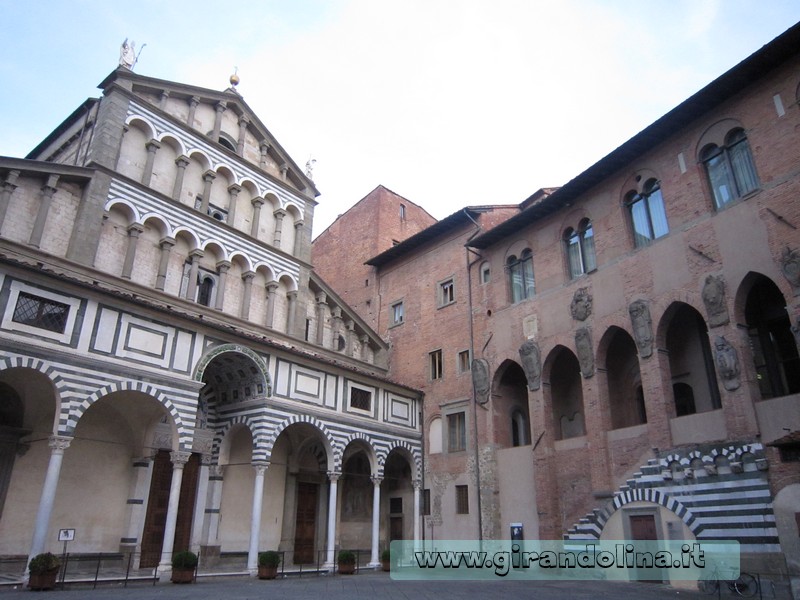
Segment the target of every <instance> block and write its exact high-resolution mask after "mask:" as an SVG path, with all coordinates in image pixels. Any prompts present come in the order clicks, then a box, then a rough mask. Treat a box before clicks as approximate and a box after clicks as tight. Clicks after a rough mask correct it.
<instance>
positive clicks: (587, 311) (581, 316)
mask: <svg viewBox="0 0 800 600" xmlns="http://www.w3.org/2000/svg"><path fill="white" fill-rule="evenodd" d="M569 312H570V314H571V315H572V318H573V319H575V320H576V321H585V320H586V319H588V318H589V317H590V316H591V314H592V295H591V294H590V293H589V288H585V287H583V288H579V289H578V290H577V291H576V292H575V294H574V295H573V296H572V303H571V304H570V305H569Z"/></svg>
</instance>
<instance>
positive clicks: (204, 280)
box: [197, 275, 214, 306]
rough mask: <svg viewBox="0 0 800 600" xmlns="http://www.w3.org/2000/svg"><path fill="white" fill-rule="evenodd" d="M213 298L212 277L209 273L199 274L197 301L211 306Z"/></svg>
mask: <svg viewBox="0 0 800 600" xmlns="http://www.w3.org/2000/svg"><path fill="white" fill-rule="evenodd" d="M213 299H214V278H213V277H211V276H210V275H201V276H200V285H199V286H198V288H197V303H198V304H202V305H203V306H211V302H212V301H213Z"/></svg>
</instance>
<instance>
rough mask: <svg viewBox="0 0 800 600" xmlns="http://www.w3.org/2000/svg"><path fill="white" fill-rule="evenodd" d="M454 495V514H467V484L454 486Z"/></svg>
mask: <svg viewBox="0 0 800 600" xmlns="http://www.w3.org/2000/svg"><path fill="white" fill-rule="evenodd" d="M455 497H456V506H455V508H456V514H457V515H468V514H469V486H468V485H456V486H455Z"/></svg>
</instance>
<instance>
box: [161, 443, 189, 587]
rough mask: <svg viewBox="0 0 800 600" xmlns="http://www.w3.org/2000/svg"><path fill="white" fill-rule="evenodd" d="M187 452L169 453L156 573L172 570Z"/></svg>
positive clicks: (187, 460) (187, 459)
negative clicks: (166, 498) (166, 500)
mask: <svg viewBox="0 0 800 600" xmlns="http://www.w3.org/2000/svg"><path fill="white" fill-rule="evenodd" d="M190 456H191V453H189V452H170V455H169V458H170V460H171V461H172V483H171V484H170V486H169V504H168V505H167V521H166V523H165V524H164V544H163V545H162V546H161V563H160V564H159V565H158V571H159V572H164V571H170V570H172V550H173V548H174V546H175V527H176V525H177V523H178V502H179V501H180V497H181V481H182V480H183V467H185V466H186V463H187V462H189V457H190Z"/></svg>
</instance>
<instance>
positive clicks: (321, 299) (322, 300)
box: [317, 292, 328, 304]
mask: <svg viewBox="0 0 800 600" xmlns="http://www.w3.org/2000/svg"><path fill="white" fill-rule="evenodd" d="M327 302H328V294H326V293H325V292H317V304H326V303H327Z"/></svg>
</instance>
